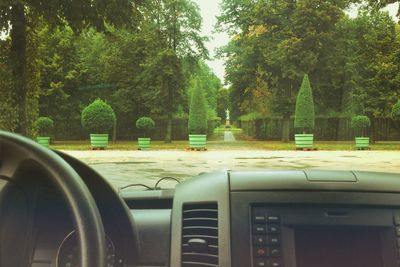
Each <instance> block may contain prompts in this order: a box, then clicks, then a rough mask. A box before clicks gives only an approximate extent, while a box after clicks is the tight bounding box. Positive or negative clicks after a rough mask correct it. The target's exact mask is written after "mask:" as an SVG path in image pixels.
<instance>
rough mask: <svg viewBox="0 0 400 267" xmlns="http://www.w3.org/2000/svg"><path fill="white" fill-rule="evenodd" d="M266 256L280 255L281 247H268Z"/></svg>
mask: <svg viewBox="0 0 400 267" xmlns="http://www.w3.org/2000/svg"><path fill="white" fill-rule="evenodd" d="M268 256H270V257H280V256H281V249H280V248H276V247H274V248H270V249H269V253H268Z"/></svg>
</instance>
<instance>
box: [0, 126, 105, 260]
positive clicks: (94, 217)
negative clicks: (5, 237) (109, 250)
mask: <svg viewBox="0 0 400 267" xmlns="http://www.w3.org/2000/svg"><path fill="white" fill-rule="evenodd" d="M27 161H29V162H34V163H35V164H36V165H38V166H40V168H41V169H43V170H44V171H45V172H46V174H47V176H48V179H50V180H51V182H52V184H53V186H55V187H56V189H57V190H58V191H59V192H60V193H61V194H62V196H63V198H64V200H65V202H66V204H67V206H68V208H69V210H70V213H71V217H72V220H73V223H74V226H75V231H76V233H77V237H78V238H77V239H78V240H77V241H78V247H79V249H80V255H81V257H80V266H81V267H95V266H96V267H100V266H104V265H105V262H106V261H105V251H106V249H105V233H104V227H103V223H102V220H101V217H100V213H99V210H98V208H97V206H96V203H95V201H94V199H93V197H92V195H91V193H90V191H89V189H88V188H87V186H86V185H85V183H84V182H83V181H82V179H81V178H80V176H79V175H78V174H77V173H76V172H75V170H74V169H73V168H72V167H71V166H70V165H68V163H66V162H65V161H64V160H63V159H62V158H61V157H60V156H58V155H57V154H56V153H54V152H53V151H51V150H50V149H47V148H44V147H42V146H40V145H39V144H37V143H35V142H33V141H32V140H30V139H27V138H25V137H22V136H19V135H16V134H12V133H7V132H4V131H0V180H7V181H9V182H12V181H13V180H14V179H15V176H16V175H17V173H18V170H19V168H20V167H21V166H22V165H23V164H24V162H27ZM2 193H3V192H2V191H1V186H0V194H2ZM2 201H3V202H7V199H3V200H2ZM3 219H4V218H1V217H0V228H1V227H2V223H3ZM1 242H3V241H1ZM24 245H25V244H20V247H21V248H23V247H24ZM5 246H7V244H1V243H0V247H1V248H3V247H5ZM3 256H7V255H0V257H1V258H3ZM21 256H22V257H24V255H21ZM25 264H26V263H25ZM0 265H1V263H0ZM21 265H22V266H21V267H25V266H26V265H25V266H24V264H21Z"/></svg>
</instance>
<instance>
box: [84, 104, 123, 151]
mask: <svg viewBox="0 0 400 267" xmlns="http://www.w3.org/2000/svg"><path fill="white" fill-rule="evenodd" d="M115 122H116V116H115V113H114V110H113V109H112V108H111V106H110V105H108V104H107V103H106V102H104V101H102V100H101V99H96V100H95V101H94V102H93V103H91V104H89V105H88V106H87V107H85V108H84V109H83V111H82V117H81V123H82V126H83V128H85V129H86V130H87V131H88V132H89V133H90V143H91V146H92V148H101V149H104V148H106V147H107V145H108V134H109V132H110V131H111V130H112V129H113V127H114V125H115Z"/></svg>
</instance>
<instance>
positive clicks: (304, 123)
mask: <svg viewBox="0 0 400 267" xmlns="http://www.w3.org/2000/svg"><path fill="white" fill-rule="evenodd" d="M294 127H295V128H298V129H301V130H302V132H305V131H311V130H313V129H314V127H315V110H314V100H313V94H312V89H311V85H310V81H309V79H308V75H307V74H306V75H304V78H303V82H302V84H301V87H300V90H299V94H298V95H297V100H296V111H295V119H294Z"/></svg>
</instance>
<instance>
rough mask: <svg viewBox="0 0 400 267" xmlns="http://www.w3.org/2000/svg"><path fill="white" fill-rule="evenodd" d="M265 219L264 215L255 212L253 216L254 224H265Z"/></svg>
mask: <svg viewBox="0 0 400 267" xmlns="http://www.w3.org/2000/svg"><path fill="white" fill-rule="evenodd" d="M265 220H266V217H265V214H264V213H261V212H257V213H254V214H253V222H254V223H265Z"/></svg>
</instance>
